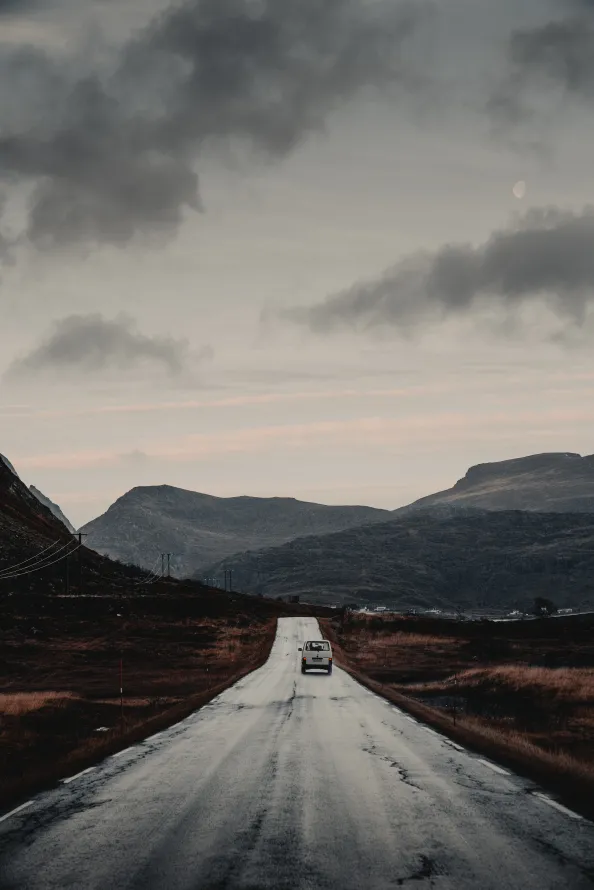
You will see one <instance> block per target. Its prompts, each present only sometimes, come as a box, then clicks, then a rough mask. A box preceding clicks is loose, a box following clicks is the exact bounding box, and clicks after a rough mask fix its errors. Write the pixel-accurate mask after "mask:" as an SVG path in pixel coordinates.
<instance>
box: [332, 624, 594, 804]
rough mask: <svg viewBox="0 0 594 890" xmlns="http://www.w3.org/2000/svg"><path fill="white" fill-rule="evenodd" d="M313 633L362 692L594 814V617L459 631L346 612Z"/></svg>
mask: <svg viewBox="0 0 594 890" xmlns="http://www.w3.org/2000/svg"><path fill="white" fill-rule="evenodd" d="M322 624H323V625H324V627H325V630H326V633H327V634H328V635H329V637H330V638H331V639H333V641H334V643H335V645H336V647H337V659H338V660H339V661H340V660H342V663H343V665H344V666H345V667H347V668H349V669H350V670H351V672H353V673H355V675H356V676H360V677H361V678H362V679H363V680H364V682H365V681H366V682H368V683H371V684H373V686H374V688H377V689H378V691H381V692H382V694H385V695H387V696H388V697H390V698H392V700H394V701H396V702H397V703H398V704H400V705H401V706H403V707H405V708H407V709H408V710H409V711H410V712H411V713H413V714H416V715H417V716H418V717H419V718H420V719H423V720H425V721H426V722H429V723H432V724H433V725H435V726H436V727H438V728H439V729H441V730H442V731H444V732H446V733H447V734H449V735H451V736H452V737H453V738H457V739H458V740H462V741H464V743H465V744H468V745H469V746H470V747H474V748H475V749H477V750H481V751H483V752H485V753H489V754H490V755H491V756H493V757H496V758H498V759H499V760H500V761H502V762H507V763H508V764H509V765H510V766H511V767H512V768H514V769H517V770H518V771H521V772H524V773H525V774H526V775H528V776H530V777H533V778H535V779H536V780H538V781H540V782H542V783H544V784H547V785H548V786H550V787H552V788H554V789H555V790H556V791H558V792H559V793H560V794H562V795H563V796H565V797H566V798H567V799H571V801H570V802H572V803H573V804H574V805H576V806H579V807H580V808H581V809H582V810H583V809H584V807H586V808H587V809H588V811H590V810H592V811H594V615H583V616H575V617H567V618H540V619H537V620H533V621H518V622H492V621H479V622H465V621H445V620H439V619H427V618H415V617H404V616H394V615H390V616H384V617H379V616H369V615H360V614H353V613H349V612H347V613H346V614H344V615H343V616H342V617H341V618H337V619H335V620H333V621H328V620H326V619H323V621H322Z"/></svg>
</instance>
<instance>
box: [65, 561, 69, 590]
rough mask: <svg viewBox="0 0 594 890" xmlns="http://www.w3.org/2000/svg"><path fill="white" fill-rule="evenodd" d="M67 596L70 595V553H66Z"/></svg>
mask: <svg viewBox="0 0 594 890" xmlns="http://www.w3.org/2000/svg"><path fill="white" fill-rule="evenodd" d="M65 568H66V596H69V595H70V554H69V553H67V554H66V566H65Z"/></svg>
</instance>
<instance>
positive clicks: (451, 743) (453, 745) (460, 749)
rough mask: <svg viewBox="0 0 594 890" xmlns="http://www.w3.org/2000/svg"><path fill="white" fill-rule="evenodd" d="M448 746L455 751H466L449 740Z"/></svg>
mask: <svg viewBox="0 0 594 890" xmlns="http://www.w3.org/2000/svg"><path fill="white" fill-rule="evenodd" d="M448 745H450V747H452V748H455V749H456V751H466V748H463V747H462V745H459V744H458V743H457V742H451V741H450V740H449V739H448Z"/></svg>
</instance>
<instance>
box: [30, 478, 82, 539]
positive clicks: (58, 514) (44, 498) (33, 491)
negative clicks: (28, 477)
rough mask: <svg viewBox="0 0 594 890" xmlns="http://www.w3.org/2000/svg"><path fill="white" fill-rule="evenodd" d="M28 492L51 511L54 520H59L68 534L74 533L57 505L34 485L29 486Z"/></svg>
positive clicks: (73, 529)
mask: <svg viewBox="0 0 594 890" xmlns="http://www.w3.org/2000/svg"><path fill="white" fill-rule="evenodd" d="M29 491H30V492H31V494H34V495H35V497H36V498H37V500H38V501H40V503H42V504H43V505H44V506H45V507H47V508H48V510H51V512H52V513H53V514H54V516H55V517H56V519H59V520H60V522H62V523H63V524H64V525H65V526H66V528H67V529H68V531H69V532H71V533H72V532H74V531H75V528H74V526H73V525H72V523H71V522H70V520H69V519H67V518H66V516H64V514H63V513H62V510H61V509H60V507H59V506H58V504H54V502H53V501H51V500H50V499H49V498H48V497H47V495H45V494H44V493H43V492H42V491H39V489H38V488H35V486H34V485H30V486H29Z"/></svg>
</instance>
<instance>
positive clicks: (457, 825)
mask: <svg viewBox="0 0 594 890" xmlns="http://www.w3.org/2000/svg"><path fill="white" fill-rule="evenodd" d="M316 637H319V628H318V625H317V622H316V621H315V619H313V618H283V619H280V621H279V627H278V632H277V637H276V641H275V643H274V647H273V650H272V652H271V655H270V658H269V660H268V662H267V663H266V665H265V666H264V667H262V668H260V669H259V670H257V671H255V672H254V673H253V674H250V675H249V677H245V678H244V679H243V680H241V681H240V682H239V683H237V684H236V685H235V686H233V687H232V688H231V689H229V690H227V691H226V692H225V693H223V694H222V695H220V696H218V697H217V698H216V699H215V700H214V701H213V702H211V703H210V704H209V705H207V706H206V707H204V708H202V709H201V710H200V711H197V712H196V713H194V714H192V715H191V716H190V717H188V718H187V719H186V720H184V721H182V722H181V723H179V724H177V725H176V726H174V727H172V728H170V729H168V730H166V731H164V732H161V733H159V734H158V735H157V736H153V737H152V738H151V739H147V740H146V741H145V742H143V743H141V744H138V745H135V746H134V747H132V748H130V749H128V750H126V751H124V752H120V753H119V754H118V755H116V756H115V757H111V758H109V759H108V760H105V761H104V762H103V763H101V764H100V765H98V766H97V767H96V768H94V769H92V770H90V771H87V772H85V773H84V774H82V775H79V776H77V777H74V778H72V780H71V781H69V782H67V783H61V785H60V786H59V787H58V788H56V789H55V790H52V791H49V792H46V793H44V794H40V795H39V796H38V797H36V798H34V799H33V800H32V801H31V802H29V803H28V804H27V805H26V806H25V807H24V808H23V809H22V810H20V811H19V812H17V813H14V814H12V815H8V816H7V817H4V818H3V821H1V822H0V888H2V890H50V888H52V890H64V888H84V890H99V888H101V890H105V888H108V890H119V888H126V890H157V888H158V890H223V888H233V890H235V888H238V890H239V888H241V890H265V888H274V890H284V888H287V890H293V888H295V890H310V888H311V890H326V888H328V890H329V888H337V890H361V888H367V890H384V888H396V887H409V888H411V890H421V888H423V887H435V888H450V890H454V888H455V890H466V888H477V890H508V888H509V890H512V888H513V890H553V888H554V890H582V888H592V887H594V825H593V824H592V823H590V822H589V821H587V820H585V819H581V818H579V817H576V816H575V814H572V813H571V812H570V811H567V810H564V809H563V808H558V807H556V806H555V801H552V800H551V798H550V797H548V796H547V795H544V794H543V793H542V792H541V790H540V789H539V788H538V787H537V786H535V785H533V784H532V783H530V782H529V781H528V780H525V779H521V778H519V777H517V776H514V775H513V774H510V773H509V772H508V771H506V770H502V769H501V768H500V767H498V766H497V764H493V763H491V762H490V761H488V760H486V759H484V758H481V757H479V756H478V755H474V754H470V753H468V752H466V751H464V750H463V749H461V748H460V747H459V746H456V745H455V744H454V743H452V742H449V741H448V740H446V739H445V738H444V737H442V736H440V735H439V734H437V733H435V732H434V731H432V730H430V729H428V728H425V727H423V726H422V725H421V724H419V723H417V722H416V721H415V720H413V719H412V718H410V717H408V716H407V715H405V714H404V713H403V712H401V711H399V710H398V709H397V708H395V707H394V706H392V705H390V704H389V703H387V702H385V701H384V700H383V699H381V698H379V697H378V696H376V695H374V694H372V693H370V692H369V691H368V690H366V689H365V688H363V687H362V686H360V685H359V684H358V683H357V682H356V681H355V680H353V679H352V678H351V677H350V676H349V675H348V674H346V673H344V672H343V671H340V670H338V669H335V670H334V673H333V675H332V676H327V675H326V674H324V673H314V672H312V673H308V674H306V675H305V676H302V675H301V673H300V668H299V664H300V662H299V656H300V653H299V652H298V651H297V647H298V645H299V644H300V642H301V641H303V640H304V639H308V638H309V639H311V638H316ZM68 778H71V777H68Z"/></svg>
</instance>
